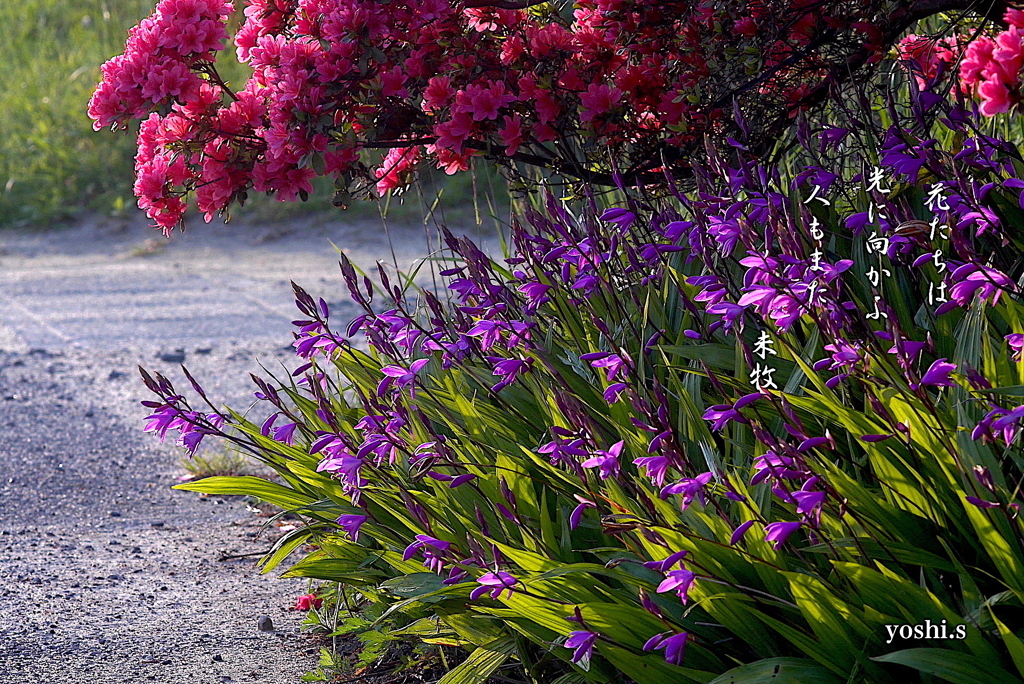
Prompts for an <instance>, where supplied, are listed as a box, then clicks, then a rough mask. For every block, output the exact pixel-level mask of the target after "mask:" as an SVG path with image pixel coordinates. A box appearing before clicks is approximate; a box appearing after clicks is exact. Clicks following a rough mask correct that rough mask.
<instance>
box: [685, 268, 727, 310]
mask: <svg viewBox="0 0 1024 684" xmlns="http://www.w3.org/2000/svg"><path fill="white" fill-rule="evenodd" d="M686 282H687V283H689V284H690V285H696V286H700V287H702V288H703V289H702V290H701V291H700V292H698V293H697V294H695V295H694V296H693V301H695V302H707V306H713V305H715V304H717V303H719V302H721V301H722V300H723V299H725V297H726V296H727V295H728V294H729V291H728V290H727V289H726V288H725V285H723V284H722V281H720V280H719V279H718V276H713V275H703V276H690V277H689V278H687V279H686Z"/></svg>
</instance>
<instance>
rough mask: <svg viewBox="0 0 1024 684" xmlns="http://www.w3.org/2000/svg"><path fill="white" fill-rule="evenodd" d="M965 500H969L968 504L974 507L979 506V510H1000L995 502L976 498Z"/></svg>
mask: <svg viewBox="0 0 1024 684" xmlns="http://www.w3.org/2000/svg"><path fill="white" fill-rule="evenodd" d="M964 498H965V499H966V500H967V503H969V504H971V505H972V506H977V507H978V508H999V504H998V503H995V502H993V501H985V500H984V499H979V498H978V497H976V496H968V497H964Z"/></svg>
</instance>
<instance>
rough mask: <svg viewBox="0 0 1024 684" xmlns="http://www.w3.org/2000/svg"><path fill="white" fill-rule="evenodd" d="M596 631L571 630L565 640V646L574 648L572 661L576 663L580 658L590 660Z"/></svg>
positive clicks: (595, 639) (596, 635)
mask: <svg viewBox="0 0 1024 684" xmlns="http://www.w3.org/2000/svg"><path fill="white" fill-rule="evenodd" d="M597 637H598V634H597V632H588V631H585V630H580V631H576V632H571V633H570V634H569V638H568V639H566V640H565V647H566V648H569V649H575V650H573V653H572V658H570V660H572V662H573V663H578V662H580V661H581V660H590V656H591V655H592V654H593V652H594V642H595V641H597Z"/></svg>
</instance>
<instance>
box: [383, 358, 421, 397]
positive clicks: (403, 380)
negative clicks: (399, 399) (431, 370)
mask: <svg viewBox="0 0 1024 684" xmlns="http://www.w3.org/2000/svg"><path fill="white" fill-rule="evenodd" d="M428 363H430V359H419V360H418V361H413V362H412V364H411V365H410V366H409V367H408V368H403V367H402V366H397V365H392V366H384V367H383V368H381V369H380V372H381V373H383V374H384V376H385V377H384V379H383V380H381V381H380V384H379V385H377V396H378V397H383V396H384V393H385V392H387V391H388V389H390V388H391V386H392V385H395V386H397V387H399V388H401V389H405V388H406V387H408V386H409V385H411V384H412V383H413V382H415V380H416V373H418V372H419V371H420V370H421V369H422V368H423V367H424V366H426V365H427V364H428Z"/></svg>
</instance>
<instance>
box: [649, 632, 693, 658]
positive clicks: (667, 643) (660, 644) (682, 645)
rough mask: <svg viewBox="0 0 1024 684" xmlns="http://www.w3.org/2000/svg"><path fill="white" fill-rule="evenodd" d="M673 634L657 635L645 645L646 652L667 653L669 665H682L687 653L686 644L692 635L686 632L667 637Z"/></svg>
mask: <svg viewBox="0 0 1024 684" xmlns="http://www.w3.org/2000/svg"><path fill="white" fill-rule="evenodd" d="M667 634H672V633H671V632H665V633H664V634H655V635H654V636H652V637H651V638H650V639H648V640H647V643H645V644H644V650H645V651H655V650H662V649H664V651H665V662H667V663H668V664H669V665H680V664H682V662H683V655H684V653H685V652H686V642H687V640H688V639H689V638H690V635H689V634H687V633H686V632H678V633H676V634H672V636H666V635H667Z"/></svg>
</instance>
